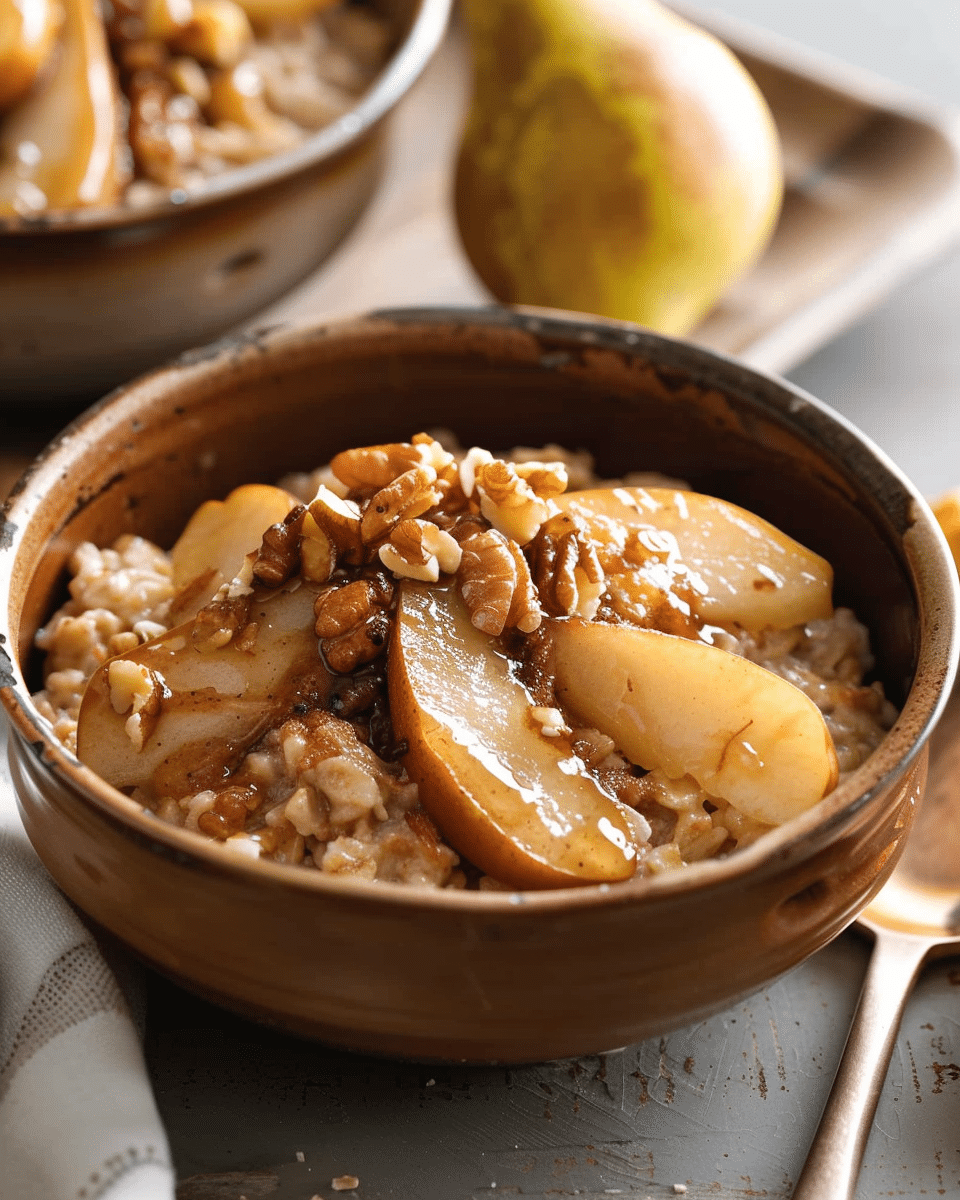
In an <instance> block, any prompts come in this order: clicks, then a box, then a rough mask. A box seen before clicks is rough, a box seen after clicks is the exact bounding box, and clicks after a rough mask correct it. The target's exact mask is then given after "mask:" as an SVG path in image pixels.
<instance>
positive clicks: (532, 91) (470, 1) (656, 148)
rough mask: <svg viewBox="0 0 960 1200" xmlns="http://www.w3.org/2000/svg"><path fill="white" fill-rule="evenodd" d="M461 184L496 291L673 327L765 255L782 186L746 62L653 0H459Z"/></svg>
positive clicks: (511, 299) (473, 246)
mask: <svg viewBox="0 0 960 1200" xmlns="http://www.w3.org/2000/svg"><path fill="white" fill-rule="evenodd" d="M463 9H464V14H465V17H466V23H467V28H468V33H469V40H470V47H471V57H472V64H473V93H472V100H471V105H470V110H469V114H468V119H467V123H466V127H465V130H464V133H463V135H462V138H461V143H460V147H459V155H458V160H457V168H456V180H455V190H454V202H455V211H456V218H457V223H458V225H459V230H460V236H461V240H462V242H463V246H464V249H465V250H466V253H467V255H468V257H469V259H470V260H471V262H472V264H473V266H474V268H475V269H476V271H477V273H478V275H479V276H480V278H481V279H482V280H483V282H484V283H485V284H486V285H487V287H488V288H489V289H490V291H492V292H493V294H494V296H496V297H497V298H498V299H499V300H502V301H505V302H508V303H521V304H534V305H540V306H546V307H553V308H561V309H575V310H579V311H582V312H591V313H597V314H600V315H602V316H607V317H613V318H617V319H621V320H629V321H635V322H639V323H640V324H643V325H646V326H649V327H650V328H652V329H655V330H658V331H660V332H663V333H667V334H674V335H676V334H684V333H686V332H688V331H689V330H690V329H692V328H693V326H694V325H695V324H696V323H697V322H698V321H699V320H700V319H701V318H702V317H703V316H704V315H705V314H706V313H707V312H708V311H709V309H711V308H712V307H713V305H714V304H715V302H716V301H717V299H718V298H719V297H720V296H721V295H722V294H723V292H724V291H725V290H726V289H727V288H728V287H729V286H730V285H731V284H732V283H733V282H734V280H736V279H737V278H738V277H739V276H740V275H741V274H742V273H743V272H744V271H746V270H747V268H749V267H750V266H751V265H752V264H753V263H754V261H755V260H756V259H757V258H758V257H759V255H760V253H761V252H762V250H763V249H764V247H765V245H766V243H767V241H768V240H769V238H770V235H771V233H772V231H773V228H774V225H775V222H776V219H777V215H778V212H779V208H780V203H781V199H782V191H783V169H782V162H781V152H780V143H779V137H778V134H777V130H776V126H775V124H774V121H773V118H772V116H771V113H770V111H769V109H768V107H767V104H766V102H765V100H764V98H763V96H762V94H761V92H760V91H759V90H758V88H757V86H756V85H755V83H754V82H753V80H752V78H751V77H750V75H749V74H748V73H747V71H746V70H745V69H744V67H743V66H742V65H741V64H740V62H739V61H738V60H737V59H736V58H735V57H734V55H733V54H732V53H731V52H730V51H729V50H728V49H727V48H726V47H725V46H723V45H722V44H721V43H720V42H719V41H717V40H716V39H715V38H714V37H713V36H711V35H710V34H708V33H707V32H705V31H704V30H702V29H699V28H698V27H696V26H694V25H692V24H690V23H689V22H687V21H686V20H683V19H682V18H680V17H679V16H677V15H675V14H673V13H672V12H670V11H668V10H667V9H666V8H664V7H663V6H662V5H661V4H659V3H658V2H657V0H465V2H464V5H463Z"/></svg>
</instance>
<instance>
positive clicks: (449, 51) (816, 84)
mask: <svg viewBox="0 0 960 1200" xmlns="http://www.w3.org/2000/svg"><path fill="white" fill-rule="evenodd" d="M673 7H674V8H676V9H677V10H678V11H681V12H682V13H683V14H684V15H686V16H688V17H689V18H690V19H692V20H694V21H696V22H697V23H698V24H701V25H703V26H704V27H706V28H708V29H710V30H711V31H712V32H714V33H715V34H717V36H719V37H720V38H721V39H722V40H723V41H725V42H726V43H727V44H728V45H729V46H730V47H731V48H732V49H733V50H734V51H735V52H736V53H737V54H738V55H739V56H740V57H741V59H742V60H743V62H744V63H745V65H746V66H747V68H748V69H749V70H750V71H751V73H752V74H753V76H754V78H755V79H756V80H757V83H758V84H759V86H760V88H761V90H762V91H763V93H764V95H765V96H766V98H767V100H768V102H769V104H770V107H771V109H772V111H773V114H774V117H775V119H776V122H777V125H778V128H779V130H780V135H781V139H782V142H783V147H784V158H785V168H786V199H785V203H784V206H783V212H782V215H781V218H780V221H779V224H778V226H777V229H776V232H775V234H774V237H773V239H772V241H771V243H770V245H769V247H768V249H767V252H766V254H765V255H764V257H763V258H762V260H761V261H760V262H759V263H758V264H757V266H756V267H755V268H754V270H753V271H751V272H750V273H749V274H748V275H747V276H746V277H744V278H743V279H741V281H740V282H739V283H738V284H737V285H736V286H734V288H733V289H732V290H731V291H730V292H728V293H727V295H726V296H725V297H724V299H723V300H722V302H721V303H720V304H719V306H718V307H717V308H716V309H715V311H714V312H712V313H711V314H710V315H709V317H708V318H707V319H706V320H705V321H704V322H703V323H702V325H701V326H700V327H699V328H698V329H696V330H695V331H694V333H693V334H692V338H693V340H695V341H697V342H700V343H701V344H703V345H706V346H709V347H712V348H714V349H718V350H722V351H724V352H727V353H732V354H736V355H738V356H739V357H741V358H743V359H744V360H746V361H747V362H749V363H750V364H751V365H753V366H757V367H760V368H762V369H766V370H772V371H777V372H783V371H786V370H788V369H789V368H790V367H792V366H793V365H795V364H796V363H798V362H799V361H800V360H802V359H803V358H805V357H806V356H807V355H809V354H810V353H812V352H813V351H814V350H816V349H817V348H818V347H819V346H821V345H822V344H823V343H825V342H826V341H828V340H830V339H831V338H832V337H833V336H835V335H836V334H837V333H839V332H840V331H841V330H842V329H843V328H844V327H845V326H847V325H849V324H850V323H852V322H853V321H855V320H856V319H857V318H858V317H860V316H862V315H863V314H864V313H865V312H867V311H868V310H869V309H870V308H871V307H872V306H874V305H876V304H877V303H878V302H879V301H881V300H882V299H883V297H884V296H885V295H887V294H888V293H889V292H890V291H891V290H892V289H893V288H895V287H896V286H897V284H898V283H900V282H901V281H903V280H905V279H907V278H909V277H910V276H911V275H912V274H914V273H915V272H916V271H917V270H919V269H920V268H921V267H922V266H923V265H924V264H925V263H927V262H928V261H930V260H931V259H933V258H934V257H935V256H936V255H938V254H939V253H941V252H942V251H944V250H945V249H946V248H947V247H949V246H950V245H951V244H952V243H954V242H956V241H960V114H958V113H957V112H955V111H953V110H951V109H947V108H945V107H943V106H938V105H936V104H934V103H932V102H928V101H926V100H924V99H923V98H921V97H918V96H916V95H915V94H913V93H911V92H909V91H907V90H906V89H903V88H901V87H899V86H898V85H895V84H892V83H889V82H888V81H886V80H884V79H881V78H878V77H876V76H874V75H871V74H869V73H867V72H864V71H861V70H859V69H856V68H852V67H849V66H846V65H844V64H842V63H839V62H837V61H835V60H833V59H831V58H830V57H828V56H825V55H822V54H819V53H817V52H813V51H809V50H807V49H805V48H803V47H800V46H798V45H796V44H794V43H792V42H790V41H788V40H786V39H783V38H781V37H779V36H775V35H772V34H768V33H766V32H764V31H761V30H758V29H756V28H755V27H753V26H750V25H747V24H744V23H742V22H739V21H734V20H730V19H728V18H725V17H723V16H721V15H720V14H718V13H715V12H713V11H709V10H706V9H701V8H698V7H693V6H689V5H686V4H682V5H681V4H680V3H676V4H674V5H673ZM468 80H469V68H468V61H467V55H466V49H465V42H464V37H463V33H462V30H461V28H460V27H459V25H458V23H457V22H456V21H455V22H454V23H453V25H452V27H451V29H450V31H449V34H448V37H447V39H446V41H445V43H444V45H443V46H442V48H441V51H440V52H439V54H438V55H437V57H436V59H435V60H434V62H433V63H432V65H431V67H430V68H429V70H428V71H427V73H426V74H425V75H424V77H423V79H422V80H421V81H420V83H419V84H418V86H417V87H416V88H415V89H414V91H413V92H412V93H411V95H410V96H409V97H408V98H407V100H406V102H405V103H404V105H402V106H401V108H400V110H399V111H398V113H397V114H396V117H395V122H396V124H395V126H394V130H393V133H394V144H393V151H392V157H391V160H390V162H389V165H388V169H387V173H386V177H385V179H384V183H383V187H382V190H381V192H380V193H379V195H378V197H377V199H376V200H375V202H374V204H373V206H372V207H371V209H370V210H369V212H368V213H367V215H366V216H365V218H364V219H363V220H362V221H361V223H360V225H359V226H358V227H357V229H356V230H355V232H354V234H353V235H352V236H351V237H350V238H349V239H348V241H347V242H346V243H345V244H344V245H343V247H342V248H341V250H340V251H339V252H338V254H337V255H336V256H335V258H334V259H332V260H330V261H329V262H328V263H327V264H326V265H325V266H324V267H323V268H322V269H321V270H320V271H319V272H318V273H317V275H316V276H314V277H313V278H312V279H311V280H309V281H308V282H307V283H306V284H304V285H302V286H301V287H300V288H299V289H297V291H296V292H295V293H293V294H291V295H290V296H288V297H287V298H286V299H285V300H284V301H283V302H281V303H280V304H278V305H276V306H274V307H273V308H272V309H271V310H270V312H269V313H268V314H264V316H267V317H268V318H270V319H274V318H303V317H309V318H315V317H317V316H332V315H336V314H338V313H344V312H356V311H358V310H361V309H365V308H369V307H370V306H379V305H397V304H422V303H434V302H436V303H478V302H479V303H483V302H487V301H489V300H490V299H491V297H490V296H489V294H488V293H487V292H486V291H485V289H484V288H483V286H482V284H481V283H480V282H479V280H477V279H476V277H475V276H474V275H473V273H472V270H471V268H470V265H469V263H468V262H467V261H466V259H465V256H464V254H463V252H462V250H461V248H460V245H459V240H458V237H457V233H456V227H455V224H454V222H453V218H452V215H451V210H450V203H449V192H450V180H451V172H452V165H453V160H454V156H455V153H456V144H457V137H458V133H459V129H460V127H461V122H462V119H463V114H464V111H465V107H466V103H467V93H468V86H469V84H468ZM262 319H263V317H261V318H260V320H258V322H257V323H261V321H262Z"/></svg>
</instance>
